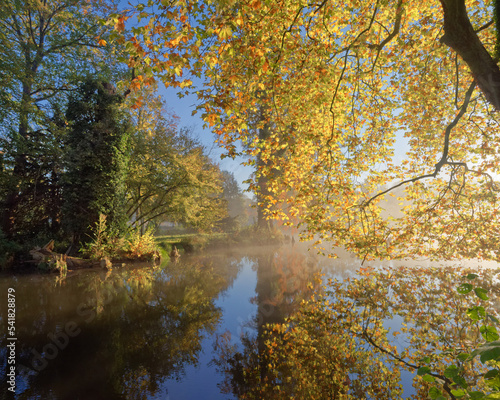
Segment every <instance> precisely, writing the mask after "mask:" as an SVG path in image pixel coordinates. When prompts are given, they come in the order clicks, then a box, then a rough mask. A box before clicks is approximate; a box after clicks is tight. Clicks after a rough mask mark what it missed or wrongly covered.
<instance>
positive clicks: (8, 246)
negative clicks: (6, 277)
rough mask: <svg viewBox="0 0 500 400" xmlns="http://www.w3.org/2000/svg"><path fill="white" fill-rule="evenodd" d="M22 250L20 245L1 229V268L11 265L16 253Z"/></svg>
mask: <svg viewBox="0 0 500 400" xmlns="http://www.w3.org/2000/svg"><path fill="white" fill-rule="evenodd" d="M19 250H20V246H19V245H18V244H17V243H15V242H13V241H11V240H8V239H7V238H6V237H5V235H4V233H3V232H2V230H1V229H0V268H6V267H9V266H10V264H12V262H13V261H14V255H15V254H16V252H17V251H19Z"/></svg>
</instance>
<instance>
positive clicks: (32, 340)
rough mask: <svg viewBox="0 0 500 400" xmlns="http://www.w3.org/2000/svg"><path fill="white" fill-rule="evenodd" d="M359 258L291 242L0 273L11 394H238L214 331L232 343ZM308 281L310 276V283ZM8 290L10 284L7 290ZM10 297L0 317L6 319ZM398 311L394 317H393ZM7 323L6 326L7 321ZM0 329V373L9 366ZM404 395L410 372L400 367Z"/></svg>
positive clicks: (62, 399) (176, 398) (4, 386)
mask: <svg viewBox="0 0 500 400" xmlns="http://www.w3.org/2000/svg"><path fill="white" fill-rule="evenodd" d="M359 267H360V261H359V260H356V259H355V258H351V257H345V258H343V259H337V260H331V259H328V258H325V257H320V256H318V255H316V254H315V253H314V252H309V251H307V250H306V249H305V248H302V247H300V246H290V245H288V246H285V247H280V248H274V247H272V248H271V247H261V248H251V249H250V248H247V249H241V250H233V251H231V250H229V251H225V252H210V253H203V254H197V255H185V256H183V257H181V258H180V259H179V260H178V261H177V262H167V263H165V264H163V265H161V266H154V265H148V264H146V265H131V266H114V267H113V269H112V270H110V271H107V270H80V271H74V272H69V273H68V274H67V275H66V276H65V277H60V276H58V275H47V274H33V273H31V274H16V275H14V276H12V275H7V274H4V275H0V293H1V294H2V296H3V297H5V298H7V293H8V292H9V288H10V289H13V291H14V293H15V319H14V324H11V325H12V326H14V327H15V328H14V329H15V330H13V332H15V339H16V340H15V360H16V364H15V365H16V367H17V369H16V394H15V396H10V397H9V396H6V394H10V392H9V391H8V388H9V383H8V380H7V379H3V380H2V382H1V388H0V389H1V393H2V396H6V397H5V398H16V399H41V400H46V399H54V400H66V399H68V400H69V399H73V400H78V399H82V400H99V399H103V400H104V399H106V400H113V399H117V400H118V399H120V400H121V399H127V400H128V399H166V400H184V399H186V400H191V399H193V400H194V399H204V400H210V399H236V398H237V397H236V395H235V394H234V393H237V390H235V388H234V387H231V385H232V384H234V377H233V379H228V376H227V374H225V373H224V371H223V370H222V369H221V368H220V363H218V362H217V360H219V359H220V357H221V355H220V346H219V343H220V342H221V339H224V340H225V343H226V344H228V343H229V344H230V345H231V346H235V348H238V346H241V338H242V337H243V336H246V337H255V336H258V335H259V334H260V333H261V332H262V326H263V325H264V324H267V323H274V322H281V321H283V320H284V318H285V317H286V316H287V315H289V314H290V313H292V312H293V311H294V310H296V309H297V307H298V305H299V304H300V302H301V301H302V300H305V299H308V298H309V297H310V295H311V293H312V291H313V290H314V287H315V285H317V282H318V274H319V273H322V274H323V275H322V276H321V278H320V279H322V280H323V281H324V280H326V279H327V278H336V279H338V280H344V279H346V278H352V277H355V276H356V270H357V269H358V268H359ZM314 282H316V283H314ZM11 291H12V290H11ZM7 315H8V310H7V302H6V301H2V302H1V309H0V318H1V320H2V322H1V323H2V326H3V327H7V321H8V318H7ZM396 322H397V321H396ZM11 325H9V326H11ZM9 333H11V331H8V330H7V329H2V330H1V331H0V335H1V336H0V339H1V349H0V372H1V375H2V377H6V375H7V372H8V371H9V368H10V365H9V363H8V360H9V354H10V353H9V350H8V348H7V344H8V343H11V342H12V340H9V339H11V337H9ZM402 380H403V382H402V383H403V386H404V388H405V394H408V396H409V395H410V394H411V393H412V387H411V381H412V375H411V374H408V373H406V374H403V375H402Z"/></svg>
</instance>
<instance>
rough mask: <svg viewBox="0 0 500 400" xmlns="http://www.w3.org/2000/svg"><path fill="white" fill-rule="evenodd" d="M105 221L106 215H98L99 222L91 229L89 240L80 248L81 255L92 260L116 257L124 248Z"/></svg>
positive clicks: (115, 233)
mask: <svg viewBox="0 0 500 400" xmlns="http://www.w3.org/2000/svg"><path fill="white" fill-rule="evenodd" d="M106 220H107V217H106V215H104V214H99V220H98V221H97V222H96V223H95V224H94V226H92V227H91V231H90V234H89V238H88V239H87V240H86V241H85V243H84V244H83V245H82V247H81V251H82V252H83V254H84V255H85V256H86V257H88V258H90V259H92V260H102V259H104V258H106V257H108V258H113V257H116V256H117V255H118V253H119V252H120V250H122V249H123V247H124V243H123V241H122V240H120V239H119V238H118V233H117V232H116V231H114V230H113V229H112V228H111V227H110V226H108V224H107V222H106Z"/></svg>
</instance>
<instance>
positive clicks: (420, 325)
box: [218, 267, 499, 399]
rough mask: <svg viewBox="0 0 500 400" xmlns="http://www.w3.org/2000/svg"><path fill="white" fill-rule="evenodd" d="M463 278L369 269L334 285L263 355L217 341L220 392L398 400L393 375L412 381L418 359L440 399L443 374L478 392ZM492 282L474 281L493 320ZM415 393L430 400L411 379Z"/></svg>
mask: <svg viewBox="0 0 500 400" xmlns="http://www.w3.org/2000/svg"><path fill="white" fill-rule="evenodd" d="M464 273H466V271H464V269H458V268H453V267H446V268H444V267H443V268H405V267H398V268H393V269H383V268H380V269H377V270H374V269H371V268H366V269H365V270H362V271H361V272H360V275H359V276H358V277H356V278H353V279H350V280H348V281H347V282H344V283H340V282H331V283H330V284H329V285H328V286H327V287H326V289H327V290H326V291H325V292H324V293H323V294H321V293H317V295H316V296H315V298H313V299H312V300H311V301H309V302H305V303H303V304H301V305H300V307H299V308H298V309H297V311H296V312H294V313H293V314H292V316H291V317H290V318H287V319H286V321H285V322H284V323H278V324H275V325H274V326H273V327H272V329H269V331H270V332H268V333H267V334H265V342H263V343H264V346H263V349H262V348H260V346H258V345H256V344H255V341H251V340H248V338H245V341H244V345H245V347H244V350H243V352H242V353H238V352H237V349H236V348H235V347H234V346H231V344H230V341H229V340H228V338H227V337H224V338H222V339H221V340H220V341H219V343H218V345H219V347H218V350H219V355H220V360H219V365H220V366H222V368H223V369H224V370H225V372H226V373H227V375H228V376H229V379H228V381H227V382H226V383H227V386H226V387H225V389H226V390H228V389H229V390H232V391H233V393H235V394H236V395H238V397H239V398H241V399H263V398H265V399H290V398H297V399H299V398H315V399H337V398H338V399H360V398H371V399H399V398H402V396H403V394H402V388H401V382H400V379H401V378H400V369H407V370H409V371H411V372H412V373H415V372H416V370H417V369H418V368H419V367H420V366H422V365H423V364H422V363H423V362H424V361H422V360H424V359H425V363H426V364H425V365H426V366H428V367H429V368H430V371H432V373H434V374H436V376H439V380H438V382H441V385H442V389H443V391H444V392H447V394H448V395H449V396H450V397H446V398H453V397H452V395H451V389H453V388H457V387H456V385H455V384H454V382H453V381H452V379H451V378H450V377H449V376H447V375H446V374H445V369H446V368H447V367H448V366H450V365H456V366H457V368H458V369H459V370H460V371H461V374H462V376H463V377H464V379H465V380H466V381H467V383H468V385H469V388H470V389H471V390H479V389H481V388H482V387H484V380H483V378H482V376H481V374H480V373H481V371H482V370H484V366H482V365H479V362H478V361H477V358H476V359H474V360H472V361H470V360H469V361H467V362H463V358H461V355H463V354H464V353H469V352H470V351H471V350H472V349H474V348H477V346H478V345H479V344H480V343H481V342H483V341H484V339H483V338H482V337H481V335H480V331H479V325H480V324H478V323H477V322H473V321H471V320H470V319H468V318H467V315H466V312H467V310H468V309H470V307H474V306H476V305H478V304H480V303H481V301H480V300H479V299H478V298H477V297H475V296H474V294H473V292H472V294H470V295H467V296H464V295H461V294H459V293H458V292H457V290H456V288H457V287H458V285H459V284H460V283H461V282H463V280H464V278H462V276H463V275H464ZM498 273H499V271H492V270H483V271H481V272H480V274H481V276H482V278H481V279H477V282H475V284H477V285H478V286H480V287H483V288H486V289H488V293H489V296H490V301H489V302H482V304H483V305H484V307H485V308H486V309H487V310H486V311H487V312H490V313H492V314H493V315H497V316H498V312H497V311H496V308H497V306H498V295H499V287H498V282H497V281H495V279H494V277H495V275H497V274H498ZM391 320H393V321H392V326H393V330H391V329H389V328H388V324H389V321H391ZM395 326H396V328H394V327H395ZM263 360H265V363H266V366H267V371H266V374H265V375H262V373H261V370H259V367H261V363H262V361H263ZM413 385H414V387H415V392H416V393H415V394H414V395H412V398H418V399H421V398H427V396H428V391H429V388H430V383H428V382H426V381H425V380H424V379H423V378H422V377H421V376H416V377H415V379H414V381H413Z"/></svg>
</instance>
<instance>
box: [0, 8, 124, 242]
mask: <svg viewBox="0 0 500 400" xmlns="http://www.w3.org/2000/svg"><path fill="white" fill-rule="evenodd" d="M111 10H114V7H113V5H112V4H111V3H108V2H107V1H105V0H96V1H87V0H56V1H47V0H27V1H17V0H6V1H2V4H1V5H0V59H1V60H2V61H1V62H0V85H1V86H2V90H1V92H2V93H1V94H0V110H1V111H0V122H1V124H0V125H1V127H0V140H1V141H0V146H1V147H0V151H2V152H3V153H4V154H3V159H4V160H3V161H4V168H3V169H2V171H1V173H2V181H3V182H5V183H6V186H5V187H4V190H5V192H4V193H2V198H1V201H2V216H1V224H2V229H3V230H4V232H5V234H6V235H7V237H9V238H17V239H18V240H22V239H23V238H26V237H32V236H33V235H34V234H36V233H37V232H38V233H40V230H41V229H42V227H43V226H41V225H43V224H40V223H39V221H44V222H45V229H50V230H51V231H52V233H54V232H55V231H56V230H57V229H58V222H57V219H58V217H57V216H56V215H54V209H56V208H57V207H58V205H57V203H58V202H60V199H59V198H58V196H56V195H54V193H55V192H57V190H58V189H57V184H56V180H57V179H56V178H55V175H54V172H55V171H56V170H57V168H56V167H55V166H56V164H58V163H60V140H61V138H60V130H59V129H58V126H57V124H56V121H55V120H57V119H58V117H59V116H60V115H57V114H58V113H57V110H60V109H61V107H62V104H63V103H64V101H65V96H66V93H67V92H68V91H69V90H71V89H73V88H75V87H76V86H77V85H78V83H79V81H80V79H82V76H85V75H86V74H89V73H96V71H97V70H98V71H99V73H100V74H102V75H108V78H109V75H111V74H112V71H116V65H115V63H114V62H113V60H115V59H116V57H115V56H114V55H112V54H113V51H114V48H113V47H111V46H108V47H107V48H106V47H105V44H106V41H105V40H104V39H105V38H107V34H106V30H107V31H109V29H108V28H105V29H104V28H103V25H102V23H101V18H102V17H104V16H105V15H107V14H108V13H109V12H110V11H111ZM96 38H97V39H96ZM99 38H100V39H99ZM106 53H107V54H106ZM82 60H86V62H85V63H82ZM104 60H106V62H107V64H104V63H103V61H104ZM2 192H3V191H2ZM35 209H36V212H35V213H33V212H28V213H27V211H29V210H35ZM34 214H35V215H34ZM47 227H48V228H47Z"/></svg>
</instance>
